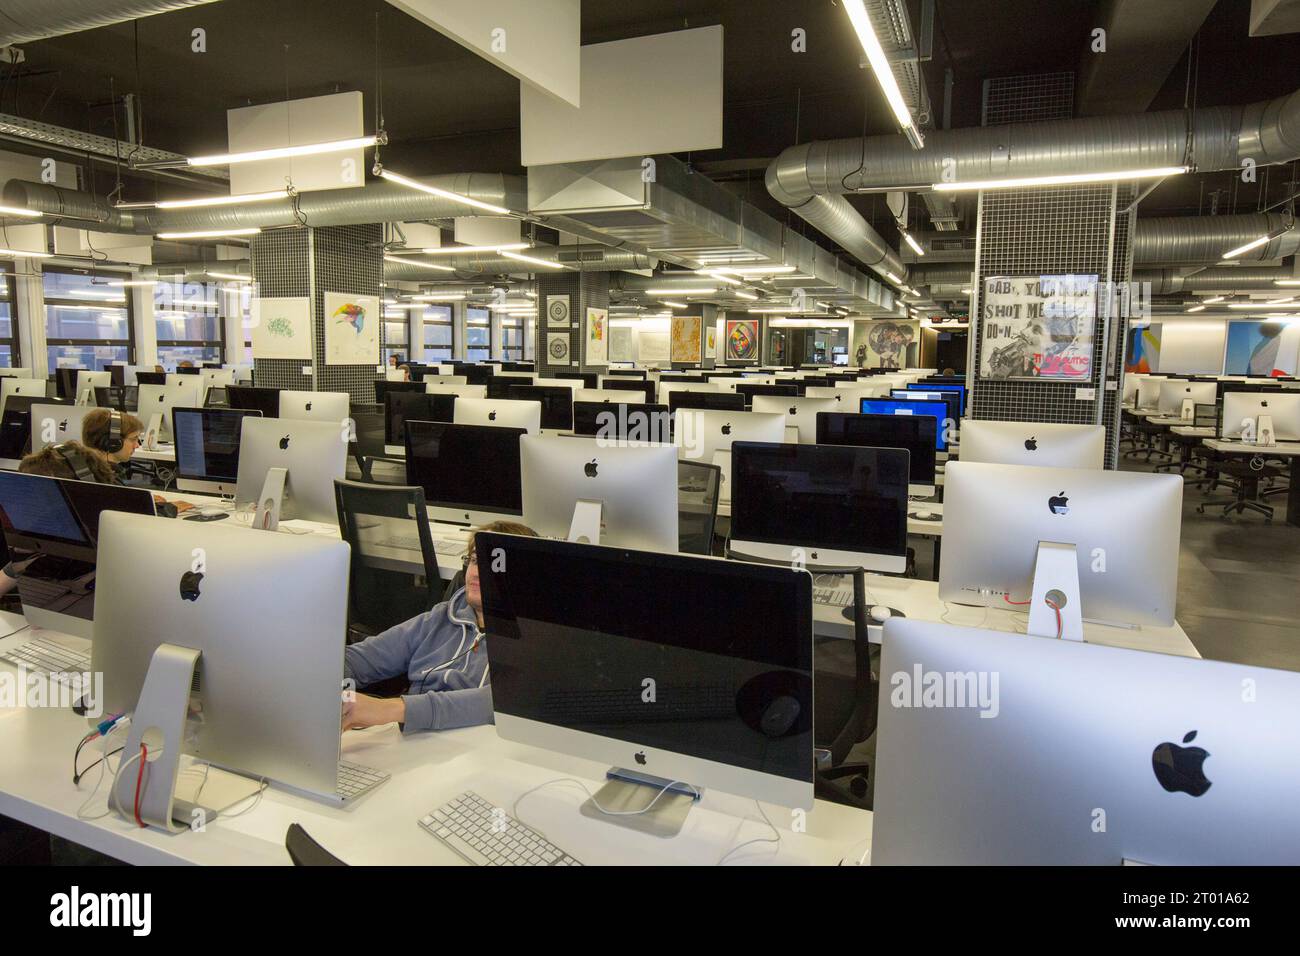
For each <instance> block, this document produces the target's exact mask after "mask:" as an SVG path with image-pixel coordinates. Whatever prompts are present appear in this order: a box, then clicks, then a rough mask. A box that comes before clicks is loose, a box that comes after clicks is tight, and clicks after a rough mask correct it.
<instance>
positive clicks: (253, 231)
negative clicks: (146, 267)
mask: <svg viewBox="0 0 1300 956" xmlns="http://www.w3.org/2000/svg"><path fill="white" fill-rule="evenodd" d="M261 231H262V230H261V229H258V228H256V227H250V228H248V229H204V230H200V231H198V232H160V233H158V234H157V235H155V236H154V238H155V239H224V238H225V237H227V236H255V235H257V234H258V233H260V232H261Z"/></svg>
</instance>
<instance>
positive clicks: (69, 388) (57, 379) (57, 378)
mask: <svg viewBox="0 0 1300 956" xmlns="http://www.w3.org/2000/svg"><path fill="white" fill-rule="evenodd" d="M80 371H82V370H81V369H78V368H56V369H55V370H54V389H55V392H54V393H55V394H56V395H57V396H58V397H59V398H66V399H67V400H68V401H70V402H75V401H76V400H77V373H78V372H80Z"/></svg>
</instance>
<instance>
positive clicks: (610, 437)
mask: <svg viewBox="0 0 1300 956" xmlns="http://www.w3.org/2000/svg"><path fill="white" fill-rule="evenodd" d="M573 433H574V434H575V435H587V436H589V437H592V438H600V439H601V440H603V441H625V442H650V443H661V442H662V443H668V442H671V441H672V440H673V416H672V413H670V412H669V411H668V408H667V406H664V405H646V404H644V403H641V402H574V403H573Z"/></svg>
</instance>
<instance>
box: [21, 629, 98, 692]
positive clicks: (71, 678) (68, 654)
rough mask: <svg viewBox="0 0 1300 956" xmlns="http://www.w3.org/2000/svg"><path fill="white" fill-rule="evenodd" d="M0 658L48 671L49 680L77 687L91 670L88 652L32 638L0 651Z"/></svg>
mask: <svg viewBox="0 0 1300 956" xmlns="http://www.w3.org/2000/svg"><path fill="white" fill-rule="evenodd" d="M0 660H5V661H8V662H9V663H10V664H14V665H16V666H18V667H25V668H27V669H28V670H31V671H41V672H43V673H45V674H48V675H49V677H50V680H53V681H57V682H58V683H60V684H69V685H71V686H72V687H73V688H74V689H79V688H80V686H81V683H82V681H83V680H84V679H85V678H84V675H85V674H87V673H89V672H90V655H89V654H83V653H81V652H80V651H75V650H73V649H72V648H70V647H66V646H64V645H63V644H58V643H56V642H54V641H51V640H47V639H46V638H43V637H35V638H32V639H31V640H30V641H28V642H27V643H26V644H22V645H20V646H18V647H15V648H14V649H13V650H10V651H5V652H4V653H3V654H0Z"/></svg>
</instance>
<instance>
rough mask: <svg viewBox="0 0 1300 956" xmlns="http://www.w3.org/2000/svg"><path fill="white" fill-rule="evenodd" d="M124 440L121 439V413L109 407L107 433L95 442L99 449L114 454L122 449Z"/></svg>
mask: <svg viewBox="0 0 1300 956" xmlns="http://www.w3.org/2000/svg"><path fill="white" fill-rule="evenodd" d="M125 444H126V442H125V441H123V439H122V413H121V412H119V411H118V410H117V409H110V410H109V413H108V434H107V435H105V436H104V437H103V438H101V439H100V440H99V441H98V442H96V446H97V447H98V448H99V450H100V451H102V452H105V453H106V454H109V455H115V454H117V453H118V452H119V451H121V450H122V446H123V445H125Z"/></svg>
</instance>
